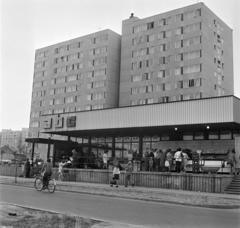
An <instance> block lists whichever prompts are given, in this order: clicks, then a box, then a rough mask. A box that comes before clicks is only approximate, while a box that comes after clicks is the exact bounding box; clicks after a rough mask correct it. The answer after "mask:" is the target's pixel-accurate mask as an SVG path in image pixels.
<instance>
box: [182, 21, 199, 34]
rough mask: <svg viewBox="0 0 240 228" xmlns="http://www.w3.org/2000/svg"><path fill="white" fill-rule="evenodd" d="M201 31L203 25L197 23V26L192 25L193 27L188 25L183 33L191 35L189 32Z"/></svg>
mask: <svg viewBox="0 0 240 228" xmlns="http://www.w3.org/2000/svg"><path fill="white" fill-rule="evenodd" d="M200 29H201V23H200V22H199V23H195V24H191V25H186V26H184V27H183V33H189V32H193V31H197V30H200Z"/></svg>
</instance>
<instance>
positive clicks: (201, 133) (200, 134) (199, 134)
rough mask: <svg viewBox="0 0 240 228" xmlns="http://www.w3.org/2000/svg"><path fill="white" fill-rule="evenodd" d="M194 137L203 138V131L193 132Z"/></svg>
mask: <svg viewBox="0 0 240 228" xmlns="http://www.w3.org/2000/svg"><path fill="white" fill-rule="evenodd" d="M194 139H196V140H200V139H204V133H203V132H194Z"/></svg>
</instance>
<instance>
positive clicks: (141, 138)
mask: <svg viewBox="0 0 240 228" xmlns="http://www.w3.org/2000/svg"><path fill="white" fill-rule="evenodd" d="M139 157H140V158H142V157H143V136H142V134H140V135H139Z"/></svg>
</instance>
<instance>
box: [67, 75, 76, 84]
mask: <svg viewBox="0 0 240 228" xmlns="http://www.w3.org/2000/svg"><path fill="white" fill-rule="evenodd" d="M77 79H78V75H77V74H73V75H69V76H67V81H68V82H70V81H76V80H77Z"/></svg>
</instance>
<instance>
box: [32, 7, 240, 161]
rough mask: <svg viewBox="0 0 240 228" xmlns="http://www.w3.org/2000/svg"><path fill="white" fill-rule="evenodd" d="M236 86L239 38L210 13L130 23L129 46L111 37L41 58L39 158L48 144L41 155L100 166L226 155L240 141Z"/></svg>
mask: <svg viewBox="0 0 240 228" xmlns="http://www.w3.org/2000/svg"><path fill="white" fill-rule="evenodd" d="M233 83H234V82H233V43H232V30H231V29H230V28H229V27H228V26H227V25H226V24H225V23H224V22H223V21H222V20H221V19H220V18H218V17H217V16H216V15H215V14H214V13H213V12H212V11H210V10H209V9H208V8H207V7H206V6H205V5H204V4H203V3H197V4H194V5H190V6H187V7H183V8H180V9H176V10H173V11H169V12H166V13H162V14H159V15H156V16H151V17H148V18H145V19H139V18H137V17H134V15H131V16H130V18H129V19H126V20H124V21H123V25H122V36H120V35H118V34H116V33H114V32H112V31H111V30H104V31H100V32H97V33H94V34H90V35H87V36H84V37H80V38H76V39H73V40H69V41H66V42H62V43H59V44H55V45H52V46H49V47H45V48H41V49H38V50H37V51H36V56H35V69H34V80H33V93H32V106H31V117H30V132H31V135H30V137H31V138H30V139H28V140H27V141H28V142H31V143H32V146H33V147H32V151H33V153H34V147H36V148H38V147H39V145H40V144H41V143H42V144H48V146H47V147H46V146H45V145H44V149H43V150H41V148H39V151H37V153H39V152H40V151H42V157H43V158H46V157H47V154H48V155H49V154H51V156H53V157H56V159H55V158H54V161H57V157H59V156H60V155H61V152H62V150H63V148H64V150H65V151H66V153H67V155H68V156H71V150H72V148H76V149H77V150H78V151H79V152H81V153H82V154H81V156H89V155H90V154H89V153H90V152H93V153H94V155H95V156H96V157H99V158H101V157H102V154H103V152H104V150H108V151H109V153H108V155H109V156H110V157H118V158H127V157H128V156H129V154H132V152H133V151H134V152H135V153H137V156H138V157H144V151H145V150H146V148H162V149H163V148H165V149H166V148H170V149H172V150H173V151H175V150H176V149H177V148H178V147H181V148H190V149H191V150H193V151H196V150H202V151H208V152H213V151H214V153H215V152H216V151H217V152H219V153H226V152H227V151H228V149H231V148H233V147H234V145H235V137H237V136H238V135H240V100H239V99H238V98H236V97H234V96H233V92H234V91H233ZM57 136H58V137H57ZM46 138H51V139H57V138H58V139H61V140H66V141H65V142H64V143H65V144H64V145H63V144H61V145H57V143H59V142H58V141H54V140H52V141H51V139H49V141H46ZM72 142H74V146H73V144H71V143H72ZM76 143H77V144H76ZM47 148H48V149H47ZM46 151H47V153H46ZM35 152H36V149H35Z"/></svg>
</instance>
